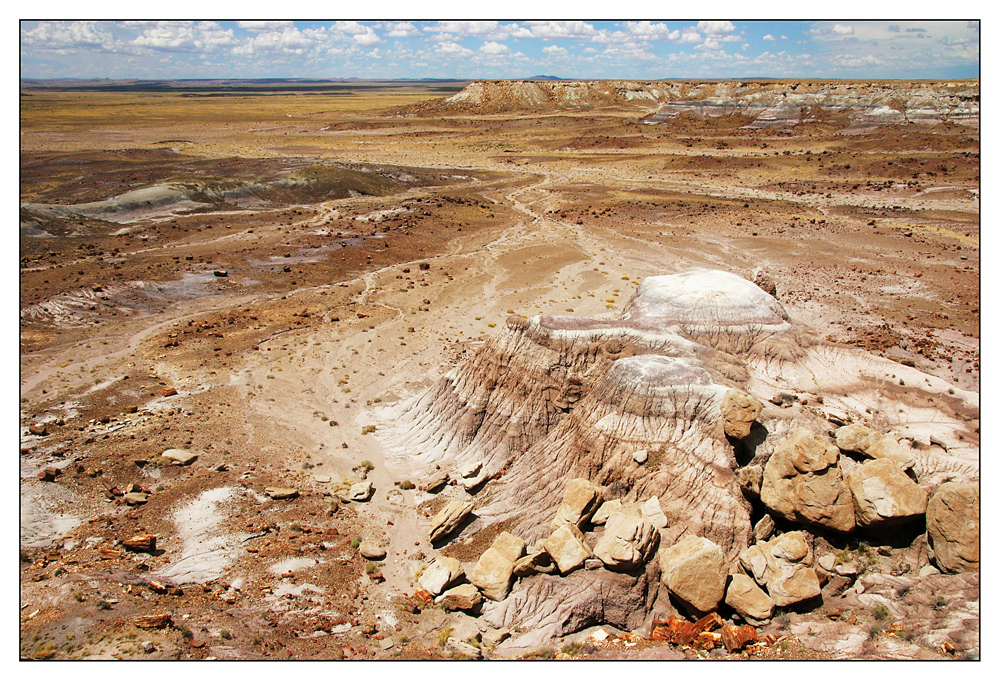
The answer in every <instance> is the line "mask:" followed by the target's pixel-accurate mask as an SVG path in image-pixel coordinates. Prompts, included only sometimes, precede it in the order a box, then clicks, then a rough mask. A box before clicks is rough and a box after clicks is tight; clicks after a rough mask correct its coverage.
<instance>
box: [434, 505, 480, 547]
mask: <svg viewBox="0 0 1000 681" xmlns="http://www.w3.org/2000/svg"><path fill="white" fill-rule="evenodd" d="M470 513H472V502H471V501H449V502H448V503H447V504H445V505H444V507H443V508H442V509H441V510H440V511H438V512H437V515H435V516H434V517H433V518H431V529H430V539H431V542H432V543H433V542H436V541H437V540H439V539H441V538H442V537H446V536H448V535H449V534H451V533H452V532H454V531H455V528H457V527H458V526H459V525H460V524H461V523H462V521H463V520H465V519H466V518H467V517H468V516H469V514H470Z"/></svg>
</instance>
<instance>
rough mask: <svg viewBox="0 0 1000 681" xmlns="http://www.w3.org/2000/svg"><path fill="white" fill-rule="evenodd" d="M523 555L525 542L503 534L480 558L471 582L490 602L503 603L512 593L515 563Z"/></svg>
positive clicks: (508, 534) (470, 575) (471, 576)
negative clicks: (511, 585)
mask: <svg viewBox="0 0 1000 681" xmlns="http://www.w3.org/2000/svg"><path fill="white" fill-rule="evenodd" d="M523 554H524V542H523V541H522V540H521V539H519V538H518V537H515V536H514V535H512V534H510V533H509V532H502V533H501V534H500V536H498V537H497V538H496V539H495V540H493V545H492V546H490V548H488V549H486V551H484V552H483V555H481V556H480V557H479V562H477V563H476V566H475V567H474V568H472V570H471V571H470V572H469V581H470V582H472V583H473V584H475V585H476V586H477V587H478V588H479V590H480V591H482V592H483V595H484V596H486V597H487V598H489V599H490V600H494V601H502V600H503V599H504V598H506V597H507V594H508V593H510V584H511V580H512V579H513V572H514V562H515V561H516V560H517V559H519V558H520V557H521V556H522V555H523Z"/></svg>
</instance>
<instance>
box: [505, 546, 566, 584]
mask: <svg viewBox="0 0 1000 681" xmlns="http://www.w3.org/2000/svg"><path fill="white" fill-rule="evenodd" d="M558 569H559V568H558V567H557V566H556V565H555V563H553V562H552V556H550V555H549V554H548V552H547V551H545V549H540V550H537V551H529V552H528V555H526V556H524V557H523V558H519V559H518V560H517V561H515V563H514V567H513V570H512V572H513V573H514V576H515V577H530V576H531V575H537V574H543V575H550V574H552V573H553V572H556V571H557V570H558Z"/></svg>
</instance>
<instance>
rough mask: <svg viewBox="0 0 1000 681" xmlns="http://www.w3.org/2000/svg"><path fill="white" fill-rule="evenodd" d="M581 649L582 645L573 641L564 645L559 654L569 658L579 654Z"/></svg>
mask: <svg viewBox="0 0 1000 681" xmlns="http://www.w3.org/2000/svg"><path fill="white" fill-rule="evenodd" d="M581 648H583V644H582V643H580V642H578V641H574V642H572V643H567V644H566V645H564V646H563V647H562V650H561V651H560V652H561V653H562V654H563V655H569V656H570V657H572V656H574V655H578V654H579V653H580V649H581Z"/></svg>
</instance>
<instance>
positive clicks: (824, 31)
mask: <svg viewBox="0 0 1000 681" xmlns="http://www.w3.org/2000/svg"><path fill="white" fill-rule="evenodd" d="M805 33H806V35H811V36H814V37H816V38H843V37H846V36H851V35H854V27H853V26H850V25H848V24H834V25H833V26H817V27H816V28H810V29H809V30H808V31H805Z"/></svg>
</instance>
